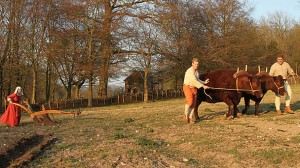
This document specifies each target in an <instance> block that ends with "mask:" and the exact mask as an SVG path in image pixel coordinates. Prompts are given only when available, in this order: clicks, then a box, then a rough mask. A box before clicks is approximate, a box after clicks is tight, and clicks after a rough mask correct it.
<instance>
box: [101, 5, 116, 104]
mask: <svg viewBox="0 0 300 168" xmlns="http://www.w3.org/2000/svg"><path fill="white" fill-rule="evenodd" d="M112 16H113V14H112V7H111V6H110V1H109V0H106V1H105V14H104V18H103V19H104V20H103V31H104V33H103V39H102V40H103V43H102V47H101V49H102V52H101V62H100V78H99V92H98V97H99V98H106V97H107V84H108V69H109V61H110V58H111V54H112V52H111V46H110V45H111V43H112V42H111V41H112V36H111V26H112Z"/></svg>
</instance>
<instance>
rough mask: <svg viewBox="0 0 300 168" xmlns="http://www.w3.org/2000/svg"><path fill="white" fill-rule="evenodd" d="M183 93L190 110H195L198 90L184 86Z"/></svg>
mask: <svg viewBox="0 0 300 168" xmlns="http://www.w3.org/2000/svg"><path fill="white" fill-rule="evenodd" d="M183 93H184V96H185V101H186V104H187V105H188V106H189V107H190V108H194V107H195V105H196V102H197V88H195V87H190V86H187V85H183Z"/></svg>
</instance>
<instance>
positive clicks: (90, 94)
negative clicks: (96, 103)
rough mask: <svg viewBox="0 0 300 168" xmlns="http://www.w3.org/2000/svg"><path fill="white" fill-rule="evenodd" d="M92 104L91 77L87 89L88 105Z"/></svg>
mask: <svg viewBox="0 0 300 168" xmlns="http://www.w3.org/2000/svg"><path fill="white" fill-rule="evenodd" d="M92 106H93V78H92V76H90V78H89V90H88V107H92Z"/></svg>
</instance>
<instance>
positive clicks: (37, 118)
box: [12, 102, 81, 125]
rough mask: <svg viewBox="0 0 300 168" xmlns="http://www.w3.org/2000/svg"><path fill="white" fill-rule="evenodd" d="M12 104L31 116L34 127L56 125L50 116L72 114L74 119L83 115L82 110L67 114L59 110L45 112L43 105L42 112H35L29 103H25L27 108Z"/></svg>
mask: <svg viewBox="0 0 300 168" xmlns="http://www.w3.org/2000/svg"><path fill="white" fill-rule="evenodd" d="M12 104H14V105H17V106H19V107H21V108H22V109H23V110H24V111H26V112H27V113H28V114H29V115H30V117H31V118H32V119H33V121H34V125H50V124H54V122H53V120H52V119H51V118H50V117H49V115H48V114H72V115H74V118H75V117H76V116H78V115H80V114H81V109H80V110H78V111H71V112H65V111H59V110H45V107H44V105H42V110H41V111H37V112H34V111H33V110H32V108H31V106H30V105H29V104H28V103H27V102H25V104H26V105H27V107H25V106H24V105H22V104H18V103H12Z"/></svg>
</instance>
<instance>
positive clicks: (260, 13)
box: [247, 0, 300, 21]
mask: <svg viewBox="0 0 300 168" xmlns="http://www.w3.org/2000/svg"><path fill="white" fill-rule="evenodd" d="M247 1H248V3H249V4H250V5H251V6H253V7H254V8H255V9H254V11H253V12H252V17H253V18H254V19H255V20H260V18H261V17H265V18H268V15H270V14H274V13H275V12H282V13H283V14H284V15H286V16H289V17H290V18H291V19H295V20H296V21H300V0H247Z"/></svg>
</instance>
